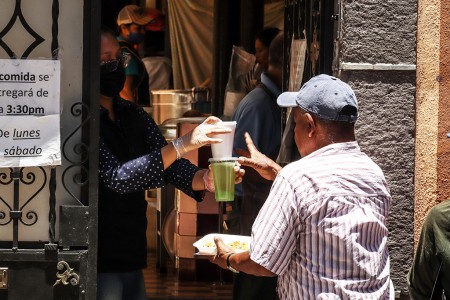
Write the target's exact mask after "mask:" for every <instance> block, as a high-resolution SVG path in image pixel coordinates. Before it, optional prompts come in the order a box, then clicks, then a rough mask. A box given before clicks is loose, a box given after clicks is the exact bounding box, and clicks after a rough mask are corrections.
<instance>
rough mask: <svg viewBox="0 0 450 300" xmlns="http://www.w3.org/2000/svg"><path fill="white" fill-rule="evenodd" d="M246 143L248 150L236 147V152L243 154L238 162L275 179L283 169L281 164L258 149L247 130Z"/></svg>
mask: <svg viewBox="0 0 450 300" xmlns="http://www.w3.org/2000/svg"><path fill="white" fill-rule="evenodd" d="M244 138H245V143H246V144H247V149H248V151H245V150H242V149H236V153H238V154H239V155H241V157H239V159H238V162H239V163H240V164H241V165H243V166H247V167H251V168H253V169H255V171H257V172H258V173H259V175H261V177H263V178H265V179H267V180H274V179H275V177H276V176H277V174H278V172H279V171H280V170H281V166H280V165H278V164H277V163H276V162H274V161H273V160H271V159H270V158H268V157H267V156H265V155H264V154H262V153H261V152H259V151H258V149H256V147H255V144H253V140H252V138H251V137H250V135H249V134H248V133H247V132H246V133H245V134H244Z"/></svg>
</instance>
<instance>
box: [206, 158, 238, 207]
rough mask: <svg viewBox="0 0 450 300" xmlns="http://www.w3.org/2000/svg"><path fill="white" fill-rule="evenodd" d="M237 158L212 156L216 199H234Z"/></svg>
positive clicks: (210, 160)
mask: <svg viewBox="0 0 450 300" xmlns="http://www.w3.org/2000/svg"><path fill="white" fill-rule="evenodd" d="M236 160H237V158H235V157H227V158H210V159H209V162H210V163H211V168H212V172H213V176H214V187H215V190H216V191H215V198H216V201H234V179H235V174H234V165H235V163H236Z"/></svg>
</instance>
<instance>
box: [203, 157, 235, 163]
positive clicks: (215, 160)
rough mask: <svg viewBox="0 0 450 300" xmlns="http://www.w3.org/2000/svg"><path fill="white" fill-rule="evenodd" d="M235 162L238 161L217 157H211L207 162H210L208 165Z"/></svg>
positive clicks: (232, 158)
mask: <svg viewBox="0 0 450 300" xmlns="http://www.w3.org/2000/svg"><path fill="white" fill-rule="evenodd" d="M237 160H238V158H237V157H218V158H214V157H211V158H210V159H208V162H210V163H217V162H235V161H237Z"/></svg>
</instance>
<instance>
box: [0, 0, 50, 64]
mask: <svg viewBox="0 0 450 300" xmlns="http://www.w3.org/2000/svg"><path fill="white" fill-rule="evenodd" d="M17 19H19V21H20V23H22V26H23V27H24V28H25V30H26V31H27V32H28V33H29V34H30V35H31V36H32V37H33V38H34V42H33V43H31V45H29V46H28V48H27V49H26V50H25V51H24V53H23V54H22V56H21V58H22V59H24V58H27V57H28V55H29V54H30V53H31V52H32V51H33V50H34V49H35V48H36V47H37V46H38V45H39V44H41V43H42V42H43V41H45V39H44V38H43V37H42V36H40V35H39V34H37V33H36V31H34V30H33V29H32V28H31V27H30V25H29V24H28V23H27V21H26V20H25V18H24V16H23V14H22V7H21V0H16V6H15V8H14V13H13V15H12V17H11V19H10V20H9V22H8V24H7V25H6V26H5V28H4V29H3V30H2V31H1V32H0V47H2V48H3V49H4V50H5V51H6V53H8V55H9V57H11V58H14V57H16V54H15V53H14V51H13V50H11V48H10V47H9V46H8V45H7V44H6V43H5V42H4V41H3V40H2V38H3V37H4V36H5V35H6V34H7V33H8V32H9V31H10V30H11V28H12V27H13V26H14V24H15V23H16V21H17Z"/></svg>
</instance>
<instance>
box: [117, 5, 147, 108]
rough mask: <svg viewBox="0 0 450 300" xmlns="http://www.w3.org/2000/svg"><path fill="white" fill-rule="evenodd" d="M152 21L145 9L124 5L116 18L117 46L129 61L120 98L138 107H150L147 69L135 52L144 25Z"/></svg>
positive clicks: (140, 40) (142, 38) (142, 35)
mask: <svg viewBox="0 0 450 300" xmlns="http://www.w3.org/2000/svg"><path fill="white" fill-rule="evenodd" d="M150 21H152V19H151V18H150V17H149V16H148V15H147V14H146V12H145V9H144V8H142V7H139V6H137V5H126V6H125V7H123V8H122V9H121V10H120V12H119V14H118V16H117V25H118V26H119V29H118V31H119V37H118V40H119V44H120V47H121V48H122V52H123V53H129V55H130V56H131V60H130V62H129V63H128V66H127V67H126V68H125V73H126V80H125V85H124V87H123V89H122V91H121V92H120V96H121V97H122V98H123V99H125V100H128V101H131V102H135V103H137V104H139V105H145V106H148V105H150V90H149V77H148V73H147V69H146V67H145V65H144V63H143V62H142V59H141V58H140V56H139V53H138V51H137V50H136V47H137V45H139V44H140V43H142V42H143V41H144V38H145V25H147V24H148V23H149V22H150Z"/></svg>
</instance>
